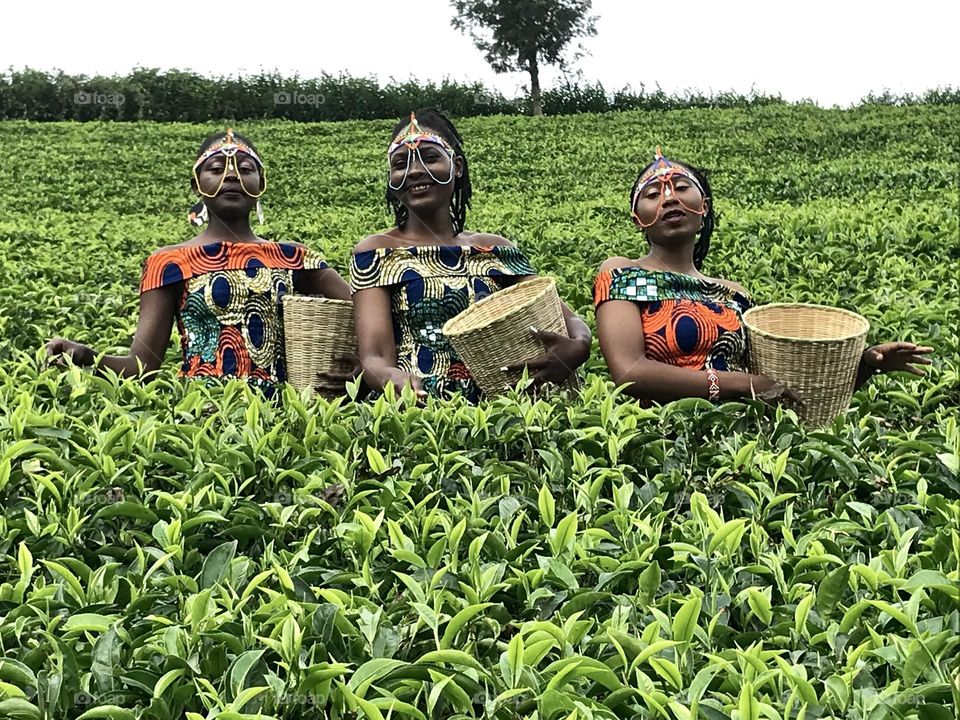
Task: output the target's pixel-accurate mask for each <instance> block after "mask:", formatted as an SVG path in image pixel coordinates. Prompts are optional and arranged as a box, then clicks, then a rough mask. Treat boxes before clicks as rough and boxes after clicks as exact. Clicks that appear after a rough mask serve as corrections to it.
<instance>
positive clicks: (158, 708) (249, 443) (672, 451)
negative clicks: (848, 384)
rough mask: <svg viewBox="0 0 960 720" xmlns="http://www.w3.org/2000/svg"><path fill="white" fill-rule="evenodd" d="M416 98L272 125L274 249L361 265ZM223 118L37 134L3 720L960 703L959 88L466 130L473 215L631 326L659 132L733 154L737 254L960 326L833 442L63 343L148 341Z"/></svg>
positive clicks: (820, 289)
mask: <svg viewBox="0 0 960 720" xmlns="http://www.w3.org/2000/svg"><path fill="white" fill-rule="evenodd" d="M391 126H392V124H391V123H389V122H346V123H336V124H296V123H289V122H278V121H269V122H260V123H257V122H251V123H246V124H244V125H242V126H238V127H237V129H238V130H240V131H241V132H244V133H246V134H249V135H250V136H251V137H252V139H253V140H254V141H255V142H256V143H257V144H258V145H259V147H260V149H261V151H262V154H263V155H264V157H265V160H266V163H267V166H268V177H269V183H270V186H269V188H268V190H267V193H266V195H265V198H264V199H265V209H266V214H267V225H266V226H264V228H263V234H264V235H265V236H267V237H271V238H274V239H278V240H279V239H292V240H299V241H302V242H305V243H307V244H309V245H311V246H313V247H315V248H317V249H320V250H322V251H324V252H325V253H326V254H327V256H328V258H329V260H330V261H331V262H332V264H334V266H336V267H337V268H338V269H340V270H341V273H342V274H344V275H346V272H347V267H348V266H347V259H348V257H349V253H350V250H351V248H352V246H353V244H354V243H355V242H357V241H358V240H359V239H360V238H362V237H363V236H364V235H366V234H368V233H369V232H371V231H373V230H375V229H380V228H383V227H385V226H387V223H388V221H389V218H388V216H387V215H386V212H385V207H384V204H383V202H382V193H383V183H384V166H385V157H384V156H385V149H386V143H387V140H388V139H389V138H388V136H389V132H390V127H391ZM216 129H219V126H217V125H210V126H196V125H185V124H162V125H161V124H134V123H122V124H120V123H118V124H109V123H103V124H100V123H86V124H67V123H62V124H61V123H49V124H41V123H24V122H5V123H0V148H2V150H3V153H2V158H3V159H2V162H0V649H2V660H0V718H15V719H31V720H32V719H37V718H50V719H56V720H75V719H76V718H85V719H86V718H108V719H113V720H133V719H137V718H140V719H143V720H174V719H179V718H188V719H189V720H204V719H209V720H212V719H213V718H217V719H219V720H243V719H245V718H250V719H252V718H277V719H283V720H301V719H303V720H306V719H308V718H310V719H312V718H368V719H371V720H372V719H375V720H380V719H381V718H395V719H399V718H417V719H419V720H425V719H426V718H480V717H486V718H497V719H498V720H514V719H533V718H537V719H538V720H557V719H574V718H575V719H577V720H587V719H590V718H594V719H596V720H601V719H604V720H605V719H608V718H609V719H613V718H623V719H624V720H626V719H634V718H650V719H654V718H663V719H664V720H667V719H672V720H696V719H700V720H760V719H761V718H764V719H767V720H788V719H791V720H813V719H815V718H849V719H851V720H884V719H890V720H904V719H906V720H913V719H916V720H955V719H956V718H957V716H958V712H960V574H958V573H960V568H958V559H960V477H958V471H960V469H958V461H960V427H958V422H957V416H958V410H960V361H958V351H960V325H958V317H960V281H958V277H960V273H958V270H957V268H958V263H960V219H958V218H960V198H958V167H960V109H958V107H957V106H953V107H952V108H950V107H935V106H916V107H908V108H897V107H861V108H859V109H855V110H848V111H839V110H820V109H817V108H812V107H788V106H767V107H762V108H753V109H742V110H678V111H671V112H665V113H643V112H631V113H622V114H611V115H604V116H590V115H579V116H568V117H554V118H547V119H542V120H534V119H531V118H522V117H509V118H508V117H490V118H474V119H470V120H464V121H463V122H462V123H460V129H461V130H462V132H463V134H464V136H465V139H466V149H467V153H468V156H469V159H470V163H471V173H472V175H473V178H474V184H475V189H476V193H475V198H474V200H475V202H474V209H473V210H472V211H471V214H470V216H469V218H468V222H467V226H468V228H471V229H474V230H487V231H493V232H500V233H502V234H504V235H506V236H507V237H509V238H511V239H513V240H514V241H515V242H516V243H517V244H518V245H520V247H521V248H523V249H525V250H526V251H527V253H528V254H529V255H530V257H531V259H532V261H533V262H534V264H535V266H537V267H538V268H539V270H540V271H541V272H542V273H544V274H550V275H553V276H555V277H556V278H557V279H558V283H559V287H560V290H561V294H562V295H563V297H564V298H565V299H567V300H568V301H569V302H570V303H571V305H573V306H574V307H577V308H579V309H580V311H581V313H582V314H583V316H584V317H586V318H587V319H588V322H590V323H593V313H592V309H591V304H590V294H591V285H592V280H593V276H594V274H595V272H596V269H597V267H598V266H599V264H600V263H601V262H602V261H603V260H604V259H605V258H606V257H608V256H610V255H614V254H617V255H621V254H626V255H633V256H637V255H639V254H642V253H643V252H644V242H643V239H642V236H641V235H639V234H638V233H637V232H635V231H634V230H633V227H632V225H631V223H630V221H629V215H628V194H629V188H630V185H631V183H632V181H633V179H634V177H635V175H636V172H637V170H638V168H639V167H640V166H641V165H643V164H645V163H646V162H647V161H648V159H649V158H650V157H651V155H652V151H653V148H654V146H655V145H656V144H661V145H662V146H663V148H664V151H665V152H666V153H667V154H668V155H671V156H676V157H678V158H681V159H687V160H688V161H690V162H693V163H697V164H700V165H703V166H706V167H708V168H712V169H713V170H714V174H713V185H714V192H715V204H716V206H717V208H718V210H719V212H720V213H721V217H720V224H719V227H718V230H717V233H716V234H715V236H714V244H713V248H712V251H711V253H710V256H709V257H708V259H707V263H706V266H705V268H704V269H705V271H706V272H707V273H708V274H716V275H720V276H723V277H728V278H731V279H735V280H738V281H740V282H742V283H743V284H744V285H746V286H747V287H748V288H750V289H751V290H752V292H753V293H754V295H755V296H756V297H757V298H758V299H759V300H760V301H761V302H771V301H806V302H816V303H823V304H830V305H837V306H841V307H846V308H850V309H855V310H857V311H859V312H860V313H861V314H863V315H865V316H866V317H867V318H868V319H869V320H870V322H871V325H872V327H871V332H870V336H869V338H868V339H869V340H870V341H871V342H879V341H882V340H890V339H905V340H911V341H915V342H918V343H923V344H930V345H933V346H935V347H936V350H937V355H936V359H935V364H934V366H933V368H932V370H931V373H930V375H929V376H928V377H926V378H923V379H917V378H913V377H910V376H903V377H899V376H884V377H881V378H879V379H876V380H874V381H872V382H871V384H869V385H868V386H867V387H865V388H864V389H863V390H862V391H861V392H859V393H858V394H857V395H856V396H855V398H854V403H853V407H852V408H851V410H850V412H849V413H848V414H847V415H845V416H843V417H841V418H839V419H838V420H837V421H836V422H835V423H834V424H833V425H831V426H830V427H827V428H823V429H820V430H815V429H811V428H805V427H804V426H803V425H801V424H800V423H799V421H798V420H797V418H796V417H795V415H793V414H792V413H791V412H789V411H772V410H768V409H766V408H765V407H763V406H761V405H759V404H754V403H726V404H724V405H721V406H718V407H714V406H711V405H709V404H708V403H707V402H706V401H699V400H691V401H682V402H678V403H674V404H671V405H668V406H665V407H662V408H654V409H642V408H640V407H638V406H637V404H635V403H634V402H632V401H630V400H629V399H626V398H621V397H618V396H616V395H615V394H614V393H613V388H612V386H611V384H610V383H609V381H608V379H607V376H606V374H605V372H604V368H603V365H602V361H601V359H600V356H599V351H598V350H597V349H596V348H595V352H594V354H593V359H592V360H591V362H590V364H589V365H588V373H587V377H586V381H585V386H584V390H583V393H582V395H581V396H580V397H578V398H570V397H553V398H548V399H546V400H539V401H533V400H530V399H528V398H525V397H519V398H517V397H514V398H501V399H498V400H495V401H492V402H489V403H486V404H483V405H481V406H480V407H471V406H468V405H465V404H461V403H436V402H431V403H430V404H429V405H428V407H426V408H424V409H419V408H416V407H412V406H411V405H410V403H408V402H405V401H404V399H403V398H393V397H389V398H381V399H379V400H377V401H375V402H369V403H351V402H349V401H347V402H344V403H343V404H342V405H340V404H336V403H334V404H330V403H327V402H324V401H316V402H314V401H308V400H306V399H305V398H302V397H299V396H297V395H296V394H295V393H293V392H292V391H289V390H288V391H287V393H286V395H285V397H284V402H283V403H282V404H278V405H273V404H270V403H268V402H266V401H263V400H261V399H259V398H258V396H256V395H255V394H253V393H251V392H250V391H249V390H248V389H247V388H246V387H245V386H244V385H243V384H242V383H237V382H234V383H230V384H227V385H225V386H221V387H217V388H207V387H204V386H200V385H196V384H190V383H186V382H183V381H180V380H178V379H176V377H175V369H176V364H177V363H176V358H177V348H176V336H175V337H174V339H173V340H172V341H171V345H170V349H169V353H168V363H167V365H166V366H165V369H164V371H163V373H162V374H161V375H160V377H159V378H158V379H156V380H154V381H151V382H149V383H146V384H139V383H136V382H117V381H116V380H111V379H108V378H99V377H96V376H94V375H92V374H91V373H89V372H86V371H81V370H79V369H76V368H73V369H70V370H67V371H60V370H56V369H48V368H45V367H44V365H43V363H42V346H43V343H44V341H45V340H46V339H47V338H49V337H51V336H53V335H57V334H61V335H64V336H67V337H71V338H74V339H76V340H80V341H84V342H89V343H92V344H94V345H95V346H96V347H98V349H101V350H108V349H114V348H124V347H126V344H127V343H128V342H129V340H130V338H131V336H132V332H133V329H134V327H135V323H136V309H137V295H136V288H137V282H138V279H139V272H140V265H141V262H142V260H143V259H144V258H145V257H146V255H147V254H148V253H149V252H150V251H151V250H152V249H154V248H156V247H159V246H162V245H167V244H170V243H173V242H177V241H179V240H182V239H185V238H187V237H189V236H190V234H191V230H190V228H189V226H188V225H187V223H186V221H185V216H186V212H187V209H188V207H189V205H190V203H191V195H190V191H189V169H190V166H191V164H192V160H193V156H194V152H195V150H196V147H197V146H198V145H199V143H200V141H201V139H202V138H203V137H204V136H205V135H206V134H207V133H208V132H211V131H213V130H216Z"/></svg>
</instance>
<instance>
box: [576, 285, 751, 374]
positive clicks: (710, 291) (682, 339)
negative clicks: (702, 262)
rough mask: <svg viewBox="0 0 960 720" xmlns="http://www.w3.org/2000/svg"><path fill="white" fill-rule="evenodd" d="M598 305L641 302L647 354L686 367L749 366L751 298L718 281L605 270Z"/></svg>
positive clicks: (597, 291)
mask: <svg viewBox="0 0 960 720" xmlns="http://www.w3.org/2000/svg"><path fill="white" fill-rule="evenodd" d="M593 300H594V304H595V305H596V306H599V305H600V304H601V303H604V302H606V301H607V300H629V301H631V302H635V303H637V304H638V305H639V307H640V312H641V317H642V322H643V341H644V345H645V348H646V355H647V357H648V358H650V359H651V360H656V361H657V362H662V363H668V364H670V365H676V366H677V367H682V368H687V369H689V370H707V369H713V370H730V371H735V372H745V371H746V370H747V354H746V332H745V330H744V329H743V326H742V324H741V316H742V315H743V313H744V312H746V311H747V310H748V309H749V308H751V307H753V300H751V299H750V298H749V297H748V296H746V295H744V294H742V293H739V292H736V291H735V290H732V289H731V288H729V287H727V286H726V285H723V284H721V283H718V282H712V281H708V280H701V279H699V278H695V277H691V276H690V275H683V274H681V273H672V272H660V271H654V270H645V269H643V268H638V267H626V268H617V269H615V270H605V271H604V272H602V273H600V274H599V275H598V276H597V279H596V282H595V283H594V286H593Z"/></svg>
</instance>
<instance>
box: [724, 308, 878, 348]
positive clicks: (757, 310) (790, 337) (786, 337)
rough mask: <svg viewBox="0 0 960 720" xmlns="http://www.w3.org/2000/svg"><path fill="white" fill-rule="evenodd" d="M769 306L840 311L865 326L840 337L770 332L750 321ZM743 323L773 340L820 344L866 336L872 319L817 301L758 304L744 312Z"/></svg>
mask: <svg viewBox="0 0 960 720" xmlns="http://www.w3.org/2000/svg"><path fill="white" fill-rule="evenodd" d="M767 308H797V309H815V310H828V311H830V312H833V313H839V314H841V315H847V316H848V317H851V318H854V319H855V320H859V321H860V322H862V323H863V325H864V327H863V329H861V330H858V331H857V332H853V333H850V334H849V335H841V336H840V337H835V338H802V337H795V336H793V335H779V334H777V333H772V332H769V331H768V330H761V329H760V328H758V327H756V326H755V325H752V324H751V323H750V322H749V318H750V316H751V315H754V314H759V313H760V312H761V311H763V310H765V309H767ZM743 324H744V325H745V326H746V328H747V329H748V330H749V331H750V332H751V333H755V334H757V335H759V336H760V337H763V338H770V339H772V340H790V341H793V342H802V343H810V344H820V343H836V342H843V341H846V340H853V339H855V338H859V337H866V336H867V333H869V332H870V321H869V320H867V319H866V318H865V317H864V316H863V315H861V314H859V313H855V312H853V311H852V310H846V309H845V308H838V307H833V306H831V305H817V304H815V303H768V304H766V305H757V306H756V307H752V308H750V309H749V310H747V311H746V312H745V313H744V314H743Z"/></svg>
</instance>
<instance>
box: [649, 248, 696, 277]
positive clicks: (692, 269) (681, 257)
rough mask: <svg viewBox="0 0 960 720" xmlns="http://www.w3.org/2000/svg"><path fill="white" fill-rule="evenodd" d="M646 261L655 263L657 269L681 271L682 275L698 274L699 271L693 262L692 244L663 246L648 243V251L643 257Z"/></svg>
mask: <svg viewBox="0 0 960 720" xmlns="http://www.w3.org/2000/svg"><path fill="white" fill-rule="evenodd" d="M643 259H644V260H646V261H647V262H648V263H650V264H653V265H656V266H657V267H656V269H657V270H666V271H668V272H675V273H681V274H683V275H694V276H696V275H699V274H700V271H699V270H697V266H696V265H694V263H693V245H692V244H690V245H687V244H684V245H681V246H678V247H663V246H662V245H650V252H648V253H647V255H646V257H644V258H643Z"/></svg>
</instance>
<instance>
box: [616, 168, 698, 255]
mask: <svg viewBox="0 0 960 720" xmlns="http://www.w3.org/2000/svg"><path fill="white" fill-rule="evenodd" d="M672 162H674V163H675V164H677V165H683V167H685V168H686V169H687V170H689V171H690V174H691V175H693V176H694V177H695V178H696V179H697V182H698V183H700V187H702V188H703V193H704V197H703V201H704V202H705V203H709V204H708V206H707V214H706V215H704V216H703V227H702V228H700V233H699V235H698V236H697V242H696V243H695V244H694V246H693V266H694V267H695V268H696V269H697V270H701V269H702V268H703V261H704V260H706V259H707V253H708V252H709V251H710V238H711V236H712V235H713V229H714V228H715V227H716V224H717V216H716V213H715V212H714V211H713V191H712V190H711V189H710V180H709V179H708V178H709V172H708V171H707V170H706V169H704V168H696V167H694V166H693V165H688V164H687V163H685V162H681V161H679V160H673V161H672ZM646 170H647V168H643V169H642V170H641V171H640V174H639V175H637V179H636V180H635V181H634V183H633V188H632V189H631V192H630V197H633V195H634V192H635V191H636V189H637V185H638V184H639V183H640V178H642V177H643V174H644V172H646Z"/></svg>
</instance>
